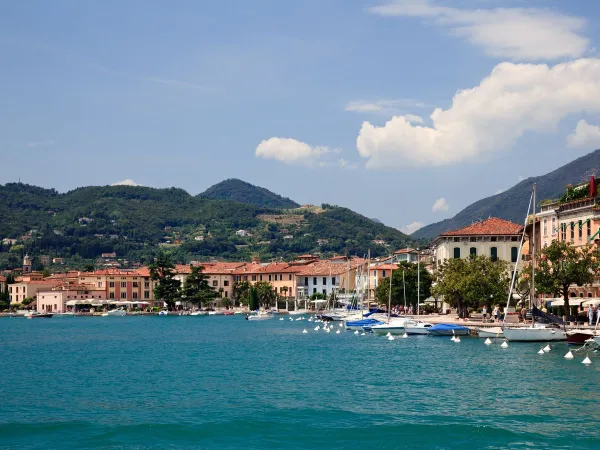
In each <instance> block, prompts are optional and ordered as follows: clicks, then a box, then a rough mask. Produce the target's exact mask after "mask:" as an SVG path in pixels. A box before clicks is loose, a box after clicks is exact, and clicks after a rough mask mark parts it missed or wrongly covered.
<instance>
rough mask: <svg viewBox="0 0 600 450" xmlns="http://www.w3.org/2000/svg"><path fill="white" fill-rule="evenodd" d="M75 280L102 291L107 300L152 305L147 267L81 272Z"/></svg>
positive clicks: (152, 292)
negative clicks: (142, 302) (141, 302)
mask: <svg viewBox="0 0 600 450" xmlns="http://www.w3.org/2000/svg"><path fill="white" fill-rule="evenodd" d="M77 280H78V282H79V283H80V284H84V285H92V286H94V287H95V288H97V289H104V291H105V292H106V298H107V299H108V300H126V301H136V300H138V301H145V302H149V303H150V304H151V305H154V282H153V281H152V280H151V279H150V270H149V269H148V268H147V267H141V268H139V269H136V270H118V269H103V270H96V271H94V272H81V273H80V274H79V276H78V277H77Z"/></svg>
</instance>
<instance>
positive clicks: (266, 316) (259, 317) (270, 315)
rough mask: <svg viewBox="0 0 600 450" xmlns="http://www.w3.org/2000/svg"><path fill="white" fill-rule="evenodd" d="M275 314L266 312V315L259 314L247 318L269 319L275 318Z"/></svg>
mask: <svg viewBox="0 0 600 450" xmlns="http://www.w3.org/2000/svg"><path fill="white" fill-rule="evenodd" d="M274 317H275V316H273V315H272V314H269V315H267V314H265V315H259V316H256V315H255V316H248V317H246V320H269V319H273V318H274Z"/></svg>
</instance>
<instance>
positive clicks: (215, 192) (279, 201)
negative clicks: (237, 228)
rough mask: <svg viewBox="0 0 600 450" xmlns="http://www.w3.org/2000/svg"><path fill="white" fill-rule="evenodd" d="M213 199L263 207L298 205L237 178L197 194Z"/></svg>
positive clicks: (281, 207)
mask: <svg viewBox="0 0 600 450" xmlns="http://www.w3.org/2000/svg"><path fill="white" fill-rule="evenodd" d="M199 196H200V197H203V198H210V199H213V200H231V201H234V202H240V203H248V204H250V205H257V206H262V207H265V208H280V209H283V208H297V207H299V206H300V205H299V204H298V203H296V202H294V201H293V200H290V199H289V198H285V197H282V196H281V195H277V194H275V193H274V192H271V191H269V190H268V189H265V188H262V187H259V186H254V185H253V184H250V183H246V182H245V181H242V180H238V179H237V178H229V179H228V180H225V181H221V182H220V183H217V184H215V185H214V186H211V187H209V188H208V189H207V190H206V191H204V192H203V193H202V194H200V195H199Z"/></svg>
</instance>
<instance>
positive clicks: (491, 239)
mask: <svg viewBox="0 0 600 450" xmlns="http://www.w3.org/2000/svg"><path fill="white" fill-rule="evenodd" d="M497 240H498V236H492V237H491V238H490V241H492V242H496V241H497Z"/></svg>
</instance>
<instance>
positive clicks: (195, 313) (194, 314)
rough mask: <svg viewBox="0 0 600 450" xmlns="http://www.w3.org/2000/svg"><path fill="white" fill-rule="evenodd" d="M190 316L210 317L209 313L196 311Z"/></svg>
mask: <svg viewBox="0 0 600 450" xmlns="http://www.w3.org/2000/svg"><path fill="white" fill-rule="evenodd" d="M190 316H208V311H194V312H192V313H191V314H190Z"/></svg>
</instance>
